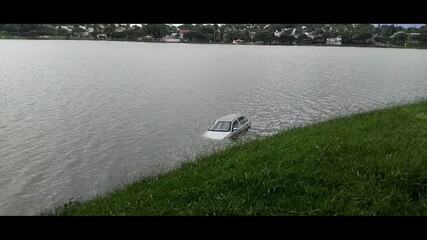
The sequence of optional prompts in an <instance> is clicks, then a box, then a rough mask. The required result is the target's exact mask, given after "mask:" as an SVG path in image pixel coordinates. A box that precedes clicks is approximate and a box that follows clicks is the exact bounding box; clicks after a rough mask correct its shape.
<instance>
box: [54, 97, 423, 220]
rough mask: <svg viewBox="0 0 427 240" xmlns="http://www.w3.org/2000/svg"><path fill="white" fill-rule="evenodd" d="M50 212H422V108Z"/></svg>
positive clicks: (322, 127) (312, 131)
mask: <svg viewBox="0 0 427 240" xmlns="http://www.w3.org/2000/svg"><path fill="white" fill-rule="evenodd" d="M51 214H55V215H427V102H426V101H422V102H419V103H415V104H410V105H406V106H398V107H391V108H387V109H384V110H380V111H374V112H369V113H363V114H357V115H352V116H349V117H345V118H339V119H334V120H330V121H327V122H322V123H318V124H314V125H311V126H308V127H303V128H295V129H292V130H289V131H285V132H282V133H280V134H277V135H275V136H272V137H268V138H264V139H258V140H254V141H252V142H250V143H246V144H241V145H236V146H233V147H230V148H228V149H226V150H224V151H221V152H218V153H214V154H212V155H210V156H206V157H202V158H200V159H198V160H197V161H195V162H190V163H185V164H183V166H182V167H181V168H179V169H176V170H173V171H170V172H168V173H165V174H163V175H160V176H157V177H151V178H147V179H143V180H141V181H138V182H135V183H133V184H130V185H128V186H125V187H124V188H121V189H118V190H116V191H114V192H111V193H109V194H107V195H106V196H103V197H98V198H95V199H93V200H90V201H87V202H83V203H78V202H74V203H69V204H66V205H65V206H63V207H61V208H58V209H55V210H54V211H53V213H51Z"/></svg>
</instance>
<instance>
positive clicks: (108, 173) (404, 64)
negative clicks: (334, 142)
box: [0, 40, 427, 215]
mask: <svg viewBox="0 0 427 240" xmlns="http://www.w3.org/2000/svg"><path fill="white" fill-rule="evenodd" d="M426 96H427V51H425V50H415V49H379V48H352V47H300V46H241V45H197V44H159V43H139V42H107V41H59V40H57V41H48V40H45V41H44V40H1V41H0V215H24V214H25V215H26V214H37V213H39V212H40V211H42V210H44V209H47V208H52V207H53V206H58V205H60V204H63V203H65V202H67V201H68V200H70V199H72V198H74V199H87V198H91V197H94V196H96V195H97V194H103V193H105V192H106V191H109V190H112V189H114V188H115V187H117V186H119V185H120V184H122V183H124V182H128V181H131V180H132V179H135V178H138V177H141V176H146V175H150V174H156V173H159V172H163V171H166V170H169V169H172V168H174V167H177V166H179V164H180V163H181V162H183V161H186V160H189V159H193V158H194V157H196V156H198V155H200V154H202V155H203V154H207V153H209V152H211V151H212V149H214V148H222V147H224V146H226V145H229V144H232V141H230V140H228V141H224V142H218V141H212V140H208V139H204V138H202V137H201V135H202V134H203V132H204V131H205V130H206V127H208V125H210V123H211V122H212V121H213V120H215V119H216V118H217V117H220V116H222V115H225V114H228V113H233V112H242V113H245V114H247V116H248V117H249V118H250V119H251V120H252V127H253V128H252V129H251V130H250V131H249V132H247V133H246V134H244V135H243V136H241V139H248V138H251V137H259V136H265V135H269V134H273V133H276V132H277V131H279V130H282V129H287V128H290V127H295V126H300V125H304V124H308V123H312V122H314V121H321V120H326V119H329V118H333V117H336V116H340V115H346V114H349V113H353V112H358V111H366V110H371V109H376V108H381V107H384V106H386V105H388V104H393V103H406V102H410V101H413V100H416V99H419V98H421V97H426Z"/></svg>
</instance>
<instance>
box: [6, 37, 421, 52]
mask: <svg viewBox="0 0 427 240" xmlns="http://www.w3.org/2000/svg"><path fill="white" fill-rule="evenodd" d="M0 40H63V41H69V40H71V41H73V40H75V41H104V42H142V43H166V44H200V45H202V44H203V45H214V44H215V45H236V46H303V47H308V46H309V47H357V48H387V49H419V50H425V49H427V47H403V46H402V47H401V46H375V45H357V44H348V45H327V44H257V43H249V44H247V43H242V44H234V43H221V42H214V43H212V42H211V43H207V42H163V41H141V40H112V39H65V38H22V37H21V38H0Z"/></svg>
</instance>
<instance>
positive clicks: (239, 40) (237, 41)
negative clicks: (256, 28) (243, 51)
mask: <svg viewBox="0 0 427 240" xmlns="http://www.w3.org/2000/svg"><path fill="white" fill-rule="evenodd" d="M241 43H243V40H242V39H236V40H233V44H241Z"/></svg>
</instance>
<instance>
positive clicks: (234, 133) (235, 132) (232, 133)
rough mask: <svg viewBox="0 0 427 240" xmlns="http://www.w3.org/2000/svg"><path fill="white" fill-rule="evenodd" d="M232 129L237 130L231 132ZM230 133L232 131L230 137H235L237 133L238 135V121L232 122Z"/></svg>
mask: <svg viewBox="0 0 427 240" xmlns="http://www.w3.org/2000/svg"><path fill="white" fill-rule="evenodd" d="M234 128H237V130H236V131H234V132H233V129H234ZM231 131H232V132H231V135H236V134H237V133H239V131H240V124H239V121H237V119H236V120H234V121H233V124H232V126H231Z"/></svg>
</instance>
